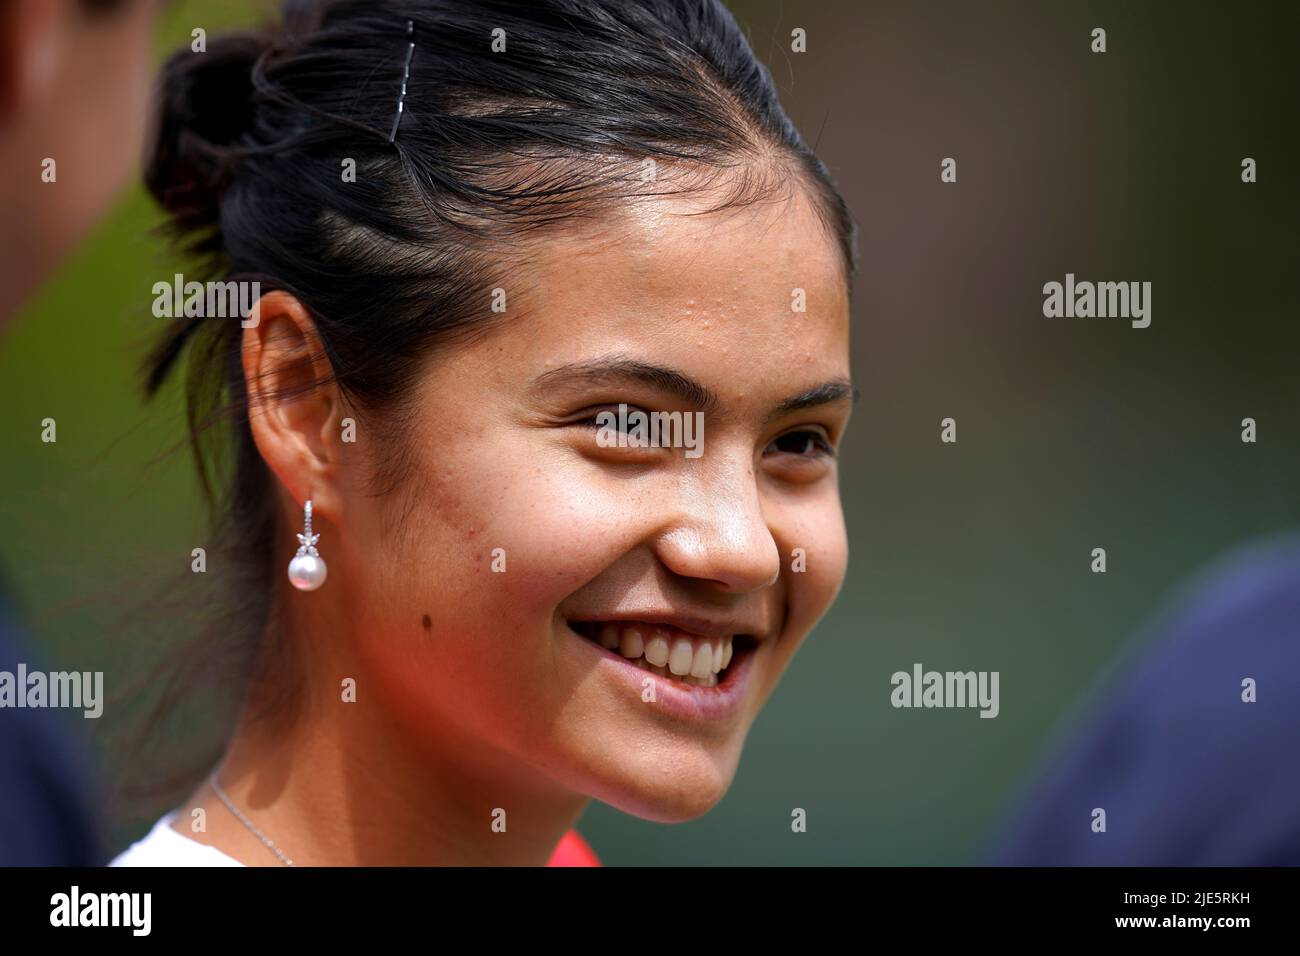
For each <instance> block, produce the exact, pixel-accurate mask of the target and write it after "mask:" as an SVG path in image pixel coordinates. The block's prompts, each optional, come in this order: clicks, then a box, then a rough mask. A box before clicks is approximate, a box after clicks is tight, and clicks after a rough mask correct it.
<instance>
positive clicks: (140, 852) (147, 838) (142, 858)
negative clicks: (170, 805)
mask: <svg viewBox="0 0 1300 956" xmlns="http://www.w3.org/2000/svg"><path fill="white" fill-rule="evenodd" d="M179 813H180V808H179V807H178V808H177V809H175V810H172V811H171V812H170V813H167V814H165V815H163V816H162V817H161V818H159V820H158V822H157V823H155V824H154V825H153V829H152V830H150V831H149V832H148V833H146V834H145V835H144V836H143V837H141V838H140V839H139V840H137V841H136V842H134V843H132V844H131V845H130V846H129V847H127V848H126V849H125V850H123V851H122V852H121V853H119V854H118V855H117V856H115V857H113V859H112V860H111V861H110V862H109V864H108V865H109V866H243V865H244V864H242V863H240V862H239V861H238V860H236V859H235V858H234V857H231V856H226V854H224V853H222V852H221V851H220V850H218V849H217V848H216V847H214V846H207V845H206V844H203V843H199V842H198V841H197V840H191V839H190V838H189V837H187V836H183V835H182V834H180V833H177V832H176V831H175V830H173V829H172V827H171V824H172V821H173V820H175V819H176V816H177V814H179Z"/></svg>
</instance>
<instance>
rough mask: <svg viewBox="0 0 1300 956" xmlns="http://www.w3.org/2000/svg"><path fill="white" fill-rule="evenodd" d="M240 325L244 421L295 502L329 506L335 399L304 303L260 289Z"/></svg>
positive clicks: (327, 366) (332, 488)
mask: <svg viewBox="0 0 1300 956" xmlns="http://www.w3.org/2000/svg"><path fill="white" fill-rule="evenodd" d="M249 319H250V321H249V322H248V323H246V325H247V327H246V328H245V329H244V332H243V343H242V349H241V353H242V360H243V368H244V386H245V389H246V392H247V395H248V423H249V428H250V429H251V430H252V433H253V440H254V441H255V442H256V444H257V449H258V451H259V452H260V453H261V455H262V458H263V460H264V461H265V462H266V464H267V467H269V468H270V469H271V471H272V472H274V473H275V475H276V477H277V478H278V479H279V480H280V483H281V484H282V485H283V486H284V487H285V489H286V490H287V491H288V492H289V494H290V495H291V496H292V497H293V499H294V500H295V501H297V502H299V503H301V502H304V501H305V500H306V499H307V498H308V496H310V497H311V498H312V499H313V500H314V502H315V507H316V509H317V510H321V511H325V512H326V513H329V512H330V511H333V510H335V506H336V502H335V500H334V499H335V481H336V478H337V464H338V455H339V444H338V435H339V433H340V429H339V420H340V405H341V399H340V395H339V391H338V388H337V386H336V385H335V383H334V381H333V370H332V368H331V366H330V363H329V359H328V358H327V357H326V355H325V353H324V349H323V348H322V346H321V342H320V336H319V335H318V334H317V332H316V324H315V322H314V321H313V319H312V317H311V314H310V313H309V312H308V310H307V308H306V307H305V306H304V305H303V304H302V303H301V302H299V301H298V300H297V299H296V298H294V297H293V296H292V295H290V294H289V293H287V292H281V291H275V292H269V293H267V294H266V295H264V296H262V297H261V298H260V299H259V300H258V301H257V303H256V304H255V305H254V306H253V312H252V313H251V314H250V316H249Z"/></svg>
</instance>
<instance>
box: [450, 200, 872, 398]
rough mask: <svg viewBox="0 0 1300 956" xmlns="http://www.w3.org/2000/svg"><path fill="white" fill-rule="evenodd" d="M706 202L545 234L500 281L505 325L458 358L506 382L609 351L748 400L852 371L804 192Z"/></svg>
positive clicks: (837, 258)
mask: <svg viewBox="0 0 1300 956" xmlns="http://www.w3.org/2000/svg"><path fill="white" fill-rule="evenodd" d="M708 209H709V203H708V201H707V200H706V201H701V200H700V199H691V198H689V197H681V196H673V197H653V198H643V199H639V200H637V201H635V202H629V203H628V204H627V205H626V206H624V207H623V208H621V209H619V210H617V211H616V212H615V213H614V214H612V215H609V214H607V215H606V216H604V217H602V219H601V220H600V222H598V223H593V224H588V225H586V226H581V227H578V228H560V229H555V230H548V231H547V233H546V235H545V236H544V237H539V238H536V239H534V240H532V245H531V247H530V248H529V250H528V255H527V256H526V258H525V265H523V266H522V267H519V268H518V269H517V270H516V271H514V272H513V274H508V275H506V276H505V277H504V280H503V283H502V288H503V289H504V291H505V293H506V296H507V300H506V301H507V308H506V317H505V318H506V321H504V322H502V323H500V324H499V325H497V326H495V328H494V329H493V331H491V332H489V333H488V334H487V336H486V337H484V338H481V339H478V340H477V344H478V345H479V346H486V347H485V348H471V349H468V350H467V351H466V352H465V353H464V354H463V355H462V357H461V360H458V361H457V362H456V363H453V367H455V366H459V367H460V368H461V370H462V371H464V372H466V373H468V374H471V375H480V374H481V375H484V376H487V377H488V378H490V379H492V380H493V381H494V383H495V384H496V385H497V386H499V387H500V388H502V389H506V390H511V391H514V390H517V389H518V388H520V387H523V386H526V385H527V384H528V382H529V381H531V380H532V379H534V378H536V377H537V376H540V375H543V374H545V373H546V372H547V371H549V370H551V369H554V368H557V367H559V366H562V365H566V364H570V363H575V362H581V361H584V360H588V359H591V358H592V357H593V356H603V355H612V354H617V355H619V356H622V357H626V358H632V359H637V360H642V361H646V362H652V363H656V364H661V365H665V366H670V367H673V368H676V369H679V370H681V371H683V372H685V373H688V374H690V375H691V376H692V377H694V378H696V379H697V380H699V381H700V382H702V383H704V384H706V385H708V386H709V387H710V388H712V389H714V390H716V391H717V392H718V393H719V394H720V395H722V396H723V397H724V398H727V399H730V400H731V401H740V400H742V399H746V398H752V399H753V400H754V401H755V403H762V402H763V401H764V400H766V398H769V397H770V396H768V395H767V393H768V392H773V393H775V392H782V393H784V392H788V391H791V389H792V388H795V387H802V386H809V385H816V384H819V383H820V382H822V381H825V380H828V379H833V378H840V379H847V378H849V377H850V376H849V351H848V333H849V307H848V287H847V282H846V278H845V270H844V265H843V259H842V254H841V252H840V248H839V245H838V243H837V241H836V240H835V238H834V237H833V236H832V235H831V234H830V232H829V231H828V230H827V229H826V227H825V226H824V224H823V222H822V220H821V218H820V217H819V215H818V214H817V211H816V209H815V207H814V206H813V205H812V203H811V201H810V200H809V199H808V198H807V197H806V195H805V193H804V191H803V190H802V189H792V190H790V191H789V193H788V194H777V195H775V196H773V197H771V198H769V199H766V200H763V201H759V202H754V203H750V204H747V205H743V206H739V207H733V208H728V209H723V210H720V211H707V210H708ZM796 306H802V309H803V310H802V311H800V310H799V309H798V308H796Z"/></svg>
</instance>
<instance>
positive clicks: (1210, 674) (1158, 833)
mask: <svg viewBox="0 0 1300 956" xmlns="http://www.w3.org/2000/svg"><path fill="white" fill-rule="evenodd" d="M1151 638H1152V639H1151V640H1149V641H1145V640H1143V641H1139V642H1137V643H1136V645H1135V647H1134V649H1133V652H1132V654H1133V656H1132V658H1131V662H1128V661H1126V662H1124V663H1123V664H1121V666H1120V667H1118V668H1117V669H1116V670H1117V675H1118V676H1117V677H1116V678H1115V679H1113V680H1111V681H1110V682H1108V683H1107V684H1106V685H1105V686H1106V689H1105V691H1104V693H1103V694H1102V695H1101V696H1100V698H1099V699H1098V701H1097V702H1096V703H1094V704H1093V705H1092V706H1090V707H1088V708H1086V709H1085V717H1084V718H1083V719H1082V720H1081V721H1080V722H1079V724H1078V725H1076V726H1075V727H1074V729H1073V732H1072V736H1071V737H1070V739H1069V740H1068V742H1067V744H1066V746H1065V747H1063V748H1062V749H1061V750H1059V751H1058V752H1057V753H1056V754H1055V755H1054V757H1053V759H1052V760H1051V761H1050V762H1049V765H1048V767H1047V768H1046V771H1045V772H1043V773H1042V774H1040V776H1039V779H1038V781H1037V783H1036V785H1035V787H1034V789H1033V790H1032V792H1031V794H1030V795H1029V796H1028V798H1027V799H1026V800H1024V801H1023V802H1022V803H1021V804H1020V806H1019V807H1017V808H1016V812H1015V814H1014V816H1013V818H1012V820H1011V822H1009V824H1008V825H1007V827H1006V829H1005V831H1004V832H1003V834H1002V836H1001V838H1000V840H999V842H998V844H997V845H996V847H995V848H994V854H993V862H994V863H997V864H1003V865H1026V866H1295V865H1297V864H1300V813H1297V812H1296V807H1297V805H1300V761H1298V760H1297V759H1296V741H1297V730H1300V535H1292V536H1289V537H1282V538H1278V539H1274V540H1269V541H1263V542H1257V543H1255V544H1253V545H1251V546H1249V547H1247V548H1244V549H1242V550H1239V551H1236V552H1233V553H1232V554H1230V555H1228V556H1227V557H1225V558H1224V559H1222V560H1221V561H1220V562H1219V563H1218V564H1216V565H1215V566H1214V567H1213V568H1211V569H1210V570H1209V571H1207V572H1206V573H1204V574H1202V575H1200V576H1199V577H1197V578H1195V579H1193V580H1192V581H1191V582H1189V583H1188V584H1187V585H1186V586H1185V588H1184V589H1183V591H1182V592H1181V594H1180V595H1179V596H1178V597H1176V598H1175V600H1173V601H1172V602H1171V603H1170V606H1169V607H1168V609H1167V610H1166V612H1165V613H1164V614H1163V615H1162V616H1161V617H1160V618H1159V619H1158V620H1157V621H1156V623H1155V625H1154V626H1153V627H1152V629H1151ZM1099 810H1100V811H1104V812H1105V817H1104V821H1105V830H1104V831H1103V830H1101V829H1100V825H1099V823H1100V821H1101V819H1102V818H1101V817H1100V816H1099V814H1098V811H1099Z"/></svg>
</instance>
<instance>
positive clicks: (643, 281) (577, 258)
mask: <svg viewBox="0 0 1300 956" xmlns="http://www.w3.org/2000/svg"><path fill="white" fill-rule="evenodd" d="M636 208H637V213H636V214H635V215H629V216H626V217H624V218H623V219H622V220H621V221H620V222H619V224H618V228H617V231H616V232H615V233H610V232H606V233H603V234H602V235H601V237H600V238H599V239H593V238H592V237H591V235H589V234H582V235H579V234H577V233H574V234H572V235H568V236H555V235H552V236H548V238H547V239H546V241H545V242H541V243H539V244H538V245H537V247H536V252H535V254H533V255H532V256H531V257H530V259H529V268H528V270H527V273H526V275H525V274H523V273H520V274H519V275H518V277H517V280H516V281H517V287H511V284H510V282H509V280H507V281H505V282H504V283H502V287H503V288H504V289H505V293H506V303H507V305H506V308H507V312H506V316H505V319H504V321H502V322H500V323H499V324H498V325H496V326H495V327H494V328H493V329H492V330H491V331H490V332H488V333H486V334H485V335H484V336H482V337H479V338H477V339H476V340H474V341H473V342H468V343H464V344H461V345H458V346H455V347H454V348H452V349H451V350H449V351H447V350H444V351H442V352H440V353H438V354H437V355H435V356H433V357H432V358H431V359H430V361H429V363H428V365H427V368H426V371H425V374H424V375H423V376H422V378H421V380H420V382H419V384H418V385H417V386H416V393H415V394H414V396H413V397H412V402H411V409H412V411H411V413H410V415H411V418H410V421H409V423H408V426H407V431H406V433H405V435H404V436H403V438H402V441H403V442H404V454H405V456H406V469H405V471H404V472H403V476H402V478H401V480H400V482H399V484H398V487H397V488H396V489H395V490H394V492H393V493H392V494H391V495H388V496H385V497H375V496H374V494H373V491H371V490H369V489H370V488H371V486H372V483H373V481H374V480H375V475H374V473H373V470H372V469H371V468H370V466H369V465H368V464H366V463H365V461H364V459H363V458H361V457H358V458H356V459H355V460H354V461H353V463H351V464H349V465H348V466H347V470H346V471H345V473H344V474H343V475H342V476H341V480H342V482H343V487H344V493H343V494H342V495H341V500H342V501H343V502H344V505H343V509H344V513H343V514H342V515H341V516H340V518H339V520H338V521H337V525H338V532H337V538H336V540H335V541H332V542H330V544H331V545H332V548H331V550H330V560H331V567H332V568H334V567H335V562H336V561H337V562H338V563H339V564H340V565H341V566H342V569H343V577H344V578H345V580H346V581H347V582H348V583H347V590H348V592H349V593H352V594H357V595H363V596H364V598H363V599H358V600H355V601H352V602H351V603H350V604H349V607H348V610H347V611H346V614H347V615H348V616H350V617H351V618H352V620H351V621H349V625H350V626H349V630H350V631H351V632H352V633H354V634H359V635H364V637H363V638H362V640H363V642H364V644H363V646H362V648H361V652H362V654H363V656H364V658H365V660H366V662H367V666H368V668H370V669H371V670H373V672H374V673H375V674H377V675H378V676H379V678H380V679H381V681H382V682H383V684H384V697H385V699H387V700H389V701H393V702H394V704H395V706H394V707H393V710H394V712H395V713H396V714H398V715H399V717H398V719H399V720H400V721H403V722H404V723H405V727H406V730H407V731H408V732H409V733H410V734H412V735H413V736H415V737H419V736H421V735H424V736H426V737H429V738H431V739H430V746H436V745H437V742H436V740H433V739H432V738H436V737H437V736H438V735H439V734H440V733H444V731H445V732H446V735H447V736H452V735H453V732H454V735H455V736H457V737H459V738H461V739H468V740H470V741H472V742H473V743H474V745H475V746H476V747H477V748H479V749H480V750H481V751H482V752H483V753H484V754H494V755H504V756H505V757H506V758H507V761H506V765H511V764H514V765H516V766H518V767H520V768H521V769H522V768H527V769H528V770H529V771H531V772H533V773H535V774H537V775H540V776H541V777H542V778H544V779H546V780H547V781H549V782H550V783H553V784H554V785H555V786H556V787H557V788H559V789H563V790H570V791H573V792H576V793H579V794H583V795H585V796H589V797H593V798H596V799H598V800H601V801H603V802H606V803H609V804H611V805H613V806H615V807H618V808H620V809H622V810H624V811H626V812H628V813H632V814H635V815H637V816H641V817H645V818H648V819H654V820H661V821H679V820H685V819H689V818H691V817H694V816H698V815H699V814H701V813H703V812H705V811H706V810H708V809H709V808H710V807H712V806H713V805H714V804H715V803H716V802H717V801H718V800H719V799H720V798H721V797H722V796H723V794H724V793H725V792H726V790H727V788H728V787H729V785H730V783H731V780H732V778H733V776H734V774H735V770H736V766H737V762H738V760H739V757H740V753H741V749H742V746H743V745H744V742H745V737H746V734H747V733H748V730H749V727H750V725H751V724H752V722H753V720H754V718H755V716H756V715H757V713H758V711H759V709H760V708H761V707H762V706H763V704H764V703H765V702H766V701H767V699H768V697H769V695H770V694H771V692H772V690H773V688H774V687H775V685H776V683H777V681H778V680H779V678H780V677H781V674H782V672H783V671H784V670H785V668H786V666H787V665H788V664H789V663H790V659H791V657H792V656H793V655H794V653H795V651H796V650H797V649H798V647H799V646H800V644H801V643H802V642H803V640H804V638H805V637H807V635H808V633H809V631H810V630H811V629H812V627H813V625H814V624H815V623H816V621H817V620H818V619H819V618H820V617H821V616H822V614H823V613H824V612H825V611H826V610H827V608H828V607H829V605H830V603H831V601H832V600H833V598H834V596H835V594H836V593H837V591H838V590H839V587H840V585H841V583H842V581H843V577H844V571H845V565H846V561H847V542H846V538H845V531H844V522H843V515H842V512H841V508H840V500H839V489H838V479H837V467H836V462H835V458H834V454H833V449H834V448H835V446H836V445H837V444H838V443H839V441H840V439H841V437H842V436H843V433H844V430H845V427H846V424H847V420H848V416H849V411H850V407H851V392H852V388H851V386H850V385H849V352H848V324H849V309H848V302H847V287H846V283H845V278H844V267H843V265H842V263H841V261H840V254H839V250H838V247H837V245H836V243H835V241H834V240H833V239H832V238H831V237H830V235H829V234H828V233H827V232H826V231H825V229H824V227H823V226H822V224H821V222H820V220H819V219H818V217H817V215H816V212H815V210H814V209H813V208H812V206H811V205H810V203H809V201H808V200H807V199H806V198H805V196H804V194H803V191H802V190H797V191H796V195H794V196H792V197H791V198H790V199H789V200H784V201H776V202H771V203H759V204H756V205H751V206H746V207H743V208H740V209H733V210H729V211H724V212H721V213H709V214H707V215H696V216H690V215H684V213H688V212H695V211H698V210H697V208H696V207H695V206H693V204H692V203H691V202H689V201H687V200H685V199H663V198H660V199H654V200H648V201H645V202H643V203H641V204H639V205H638V206H637V207H636ZM796 290H803V294H804V296H805V297H806V303H807V307H806V311H795V310H794V309H793V308H792V303H794V302H795V301H796V299H795V296H796V295H797V293H796ZM621 403H625V404H626V405H627V406H628V409H629V410H630V411H637V410H640V411H643V412H647V413H650V412H677V413H681V416H682V418H683V419H687V420H689V421H690V422H692V423H694V422H696V421H702V422H703V433H702V443H701V444H699V446H698V452H697V451H692V450H690V449H688V448H682V447H675V448H674V447H618V446H617V445H612V446H611V445H609V444H608V443H602V441H601V440H600V437H601V433H600V430H599V428H598V427H597V422H596V421H595V420H596V417H597V415H598V413H599V412H601V411H602V410H611V411H614V412H616V413H617V411H618V408H619V405H620V404H621ZM696 412H698V413H701V415H699V416H695V415H694V414H693V413H696ZM633 424H635V422H633ZM686 437H690V438H692V439H693V440H696V441H698V440H699V438H700V437H701V436H700V435H699V434H694V435H692V434H691V433H687V436H686ZM688 452H689V453H688ZM498 549H499V550H498ZM801 555H802V557H800V556H801ZM331 573H332V574H333V573H334V572H333V570H332V572H331ZM724 663H725V664H726V665H727V666H726V667H725V668H724V667H723V666H722V665H723V664H724Z"/></svg>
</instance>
